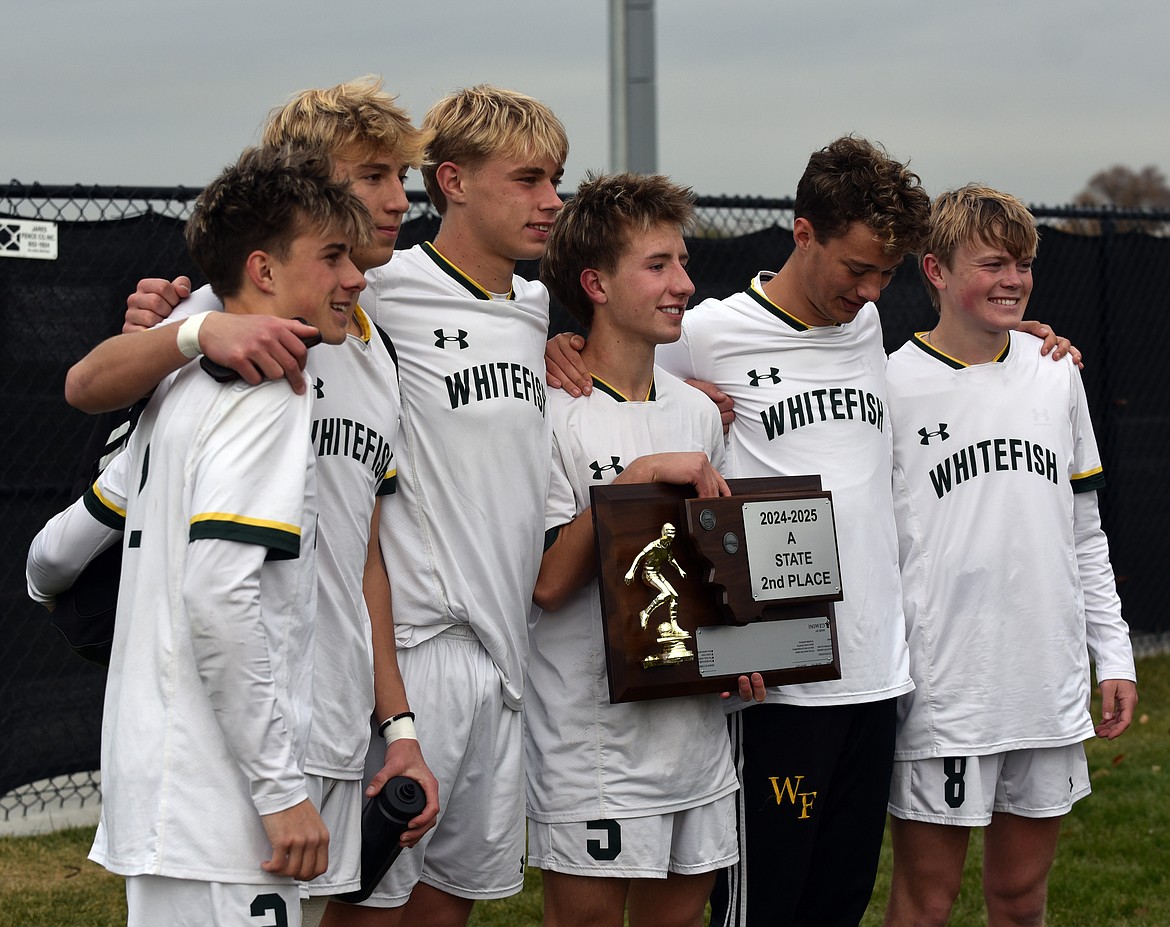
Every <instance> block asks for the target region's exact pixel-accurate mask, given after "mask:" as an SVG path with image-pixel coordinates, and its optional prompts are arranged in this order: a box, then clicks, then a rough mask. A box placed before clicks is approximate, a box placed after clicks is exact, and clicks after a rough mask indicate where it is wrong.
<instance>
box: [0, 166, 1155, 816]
mask: <svg viewBox="0 0 1170 927" xmlns="http://www.w3.org/2000/svg"><path fill="white" fill-rule="evenodd" d="M197 192H198V191H196V190H192V189H184V188H86V189H82V188H50V187H41V186H38V185H34V186H19V185H10V186H8V187H0V314H2V319H3V332H4V334H3V337H2V338H0V386H2V389H0V395H2V398H0V402H2V403H3V406H2V407H3V422H4V433H5V434H6V435H7V436H8V437H7V439H6V447H7V451H6V453H5V455H4V460H3V462H2V463H0V513H2V515H3V517H4V520H5V523H6V524H8V526H9V527H8V529H7V531H5V533H4V536H3V537H2V538H0V610H2V613H0V618H2V620H3V627H4V629H5V631H6V633H5V634H4V636H3V640H0V667H2V672H0V743H3V744H4V745H6V749H4V750H3V751H2V752H0V796H2V795H3V794H4V793H5V792H8V791H9V790H10V789H12V788H14V787H16V786H19V785H23V784H25V783H28V782H31V781H34V780H38V779H41V778H46V777H50V776H57V775H64V774H68V773H74V772H77V771H79V770H93V769H97V767H98V741H99V733H100V727H101V702H102V688H103V684H104V671H103V670H100V669H98V668H97V667H93V666H90V665H89V664H87V663H84V662H83V661H81V660H80V659H78V658H77V657H75V656H73V655H72V654H71V653H70V652H69V651H68V649H67V648H66V647H65V645H64V644H63V642H62V641H61V640H59V639H58V638H57V636H56V633H55V632H54V631H53V630H52V629H51V628H50V627H49V625H48V623H47V622H46V620H45V613H44V611H43V610H42V609H41V608H40V607H39V606H36V605H34V604H33V603H32V602H31V601H30V600H29V599H28V598H27V596H26V593H25V580H24V563H25V556H26V553H27V551H28V545H29V542H30V541H31V540H32V537H33V536H34V535H35V534H36V532H37V531H38V530H39V529H40V527H41V526H42V525H43V524H44V523H45V521H46V520H47V519H48V518H49V517H50V516H51V515H53V514H54V513H55V512H57V511H59V510H60V509H62V508H64V507H65V506H66V505H67V504H69V502H70V501H72V499H73V498H74V495H75V493H76V485H75V484H76V481H77V479H78V477H79V475H80V474H81V473H82V471H83V470H84V469H85V467H86V466H88V463H89V461H88V460H87V459H86V455H85V452H84V448H85V445H86V443H87V439H88V438H89V437H90V435H91V433H92V432H93V430H94V422H93V420H92V419H89V418H87V417H86V416H85V415H82V414H81V413H79V412H76V411H74V410H72V409H70V408H69V407H68V406H67V405H66V403H65V401H64V396H63V384H64V377H65V372H66V370H67V369H68V368H69V366H70V365H71V364H72V363H73V362H74V361H76V360H77V359H78V358H80V357H81V356H82V355H83V354H85V353H86V352H87V351H88V350H89V349H90V348H92V347H93V346H94V345H95V344H97V343H98V342H99V341H100V340H102V339H103V338H106V337H109V336H110V335H113V334H116V333H117V332H118V331H119V330H120V328H121V324H122V316H123V312H124V311H125V306H126V296H127V295H128V294H129V293H130V292H132V291H133V289H134V287H135V284H136V282H137V280H138V279H139V278H140V277H167V278H169V277H173V276H175V275H177V274H180V273H185V274H188V275H191V276H192V277H195V278H196V279H195V283H196V284H197V285H198V284H199V283H201V282H202V281H201V280H199V279H198V278H197V275H195V274H194V273H192V270H193V268H192V266H191V263H190V261H189V259H188V258H187V257H186V253H185V249H184V246H183V240H182V232H183V222H184V220H185V219H186V216H187V214H188V212H189V208H190V204H191V202H192V201H193V198H194V196H195V194H196V193H197ZM791 206H792V204H791V201H790V200H756V199H730V198H719V199H715V198H703V199H700V201H699V204H698V219H699V222H698V226H697V228H696V230H695V235H694V237H693V238H692V239H691V240H689V241H688V248H689V250H690V254H691V262H690V271H691V275H692V277H693V279H694V281H695V284H696V286H697V288H698V289H697V292H696V294H695V300H694V301H695V302H697V301H699V300H700V299H703V298H706V297H708V296H723V295H727V294H729V293H732V292H734V291H736V290H739V289H742V288H743V287H745V286H746V285H747V283H748V282H749V280H750V279H751V277H752V275H753V274H755V273H756V271H758V270H761V269H773V270H774V269H777V268H779V266H780V265H781V264H782V263H783V262H784V260H785V258H786V257H787V255H788V253H789V252H790V251H791V249H792V236H791V231H790V230H791ZM1035 212H1036V215H1037V218H1038V221H1039V222H1040V224H1041V245H1040V256H1039V259H1038V260H1037V262H1036V265H1035V278H1036V289H1035V293H1034V295H1033V297H1032V304H1031V309H1030V310H1029V316H1030V317H1031V318H1036V319H1041V320H1043V321H1045V322H1049V323H1051V324H1052V325H1053V327H1054V328H1055V329H1056V330H1057V331H1059V332H1061V333H1062V334H1064V335H1067V336H1068V337H1070V338H1071V339H1072V340H1073V342H1074V343H1075V344H1076V345H1077V346H1078V347H1080V348H1081V349H1082V350H1083V351H1084V353H1085V358H1086V369H1085V371H1084V381H1085V385H1086V389H1087V391H1088V395H1089V399H1090V403H1091V405H1092V411H1093V418H1094V423H1095V426H1096V430H1097V438H1098V442H1099V443H1100V445H1101V451H1102V455H1103V460H1104V463H1105V474H1106V479H1107V488H1106V489H1105V491H1104V493H1103V497H1102V510H1103V514H1104V518H1105V527H1106V530H1107V531H1108V533H1109V538H1110V542H1111V548H1112V557H1113V565H1114V568H1115V571H1116V573H1117V578H1118V584H1119V589H1120V591H1121V596H1122V600H1123V602H1124V606H1125V616H1126V618H1127V620H1128V621H1129V623H1130V627H1131V628H1132V629H1133V631H1134V632H1135V634H1136V633H1142V632H1146V633H1154V632H1165V631H1167V630H1170V614H1168V613H1167V611H1166V610H1165V609H1164V608H1163V607H1162V602H1161V594H1160V593H1161V590H1160V585H1159V581H1158V577H1159V576H1160V575H1161V572H1162V570H1164V569H1165V567H1164V564H1165V563H1166V562H1167V561H1168V560H1170V539H1168V537H1167V535H1166V534H1164V533H1163V532H1162V530H1161V528H1160V526H1161V525H1163V524H1166V523H1167V522H1168V520H1170V490H1168V488H1167V484H1164V483H1163V482H1162V480H1161V479H1160V473H1161V469H1162V467H1164V466H1166V464H1167V462H1168V460H1170V428H1168V425H1170V414H1168V413H1167V410H1166V409H1165V408H1164V407H1163V406H1162V400H1161V399H1160V398H1159V394H1160V383H1161V381H1162V379H1163V377H1162V373H1161V368H1162V367H1163V366H1164V365H1165V360H1164V357H1163V352H1162V351H1160V350H1158V348H1159V346H1160V345H1162V344H1164V343H1165V341H1166V333H1167V330H1168V329H1170V314H1168V313H1167V309H1168V307H1167V305H1166V301H1167V295H1166V294H1167V293H1170V237H1166V232H1167V230H1168V229H1170V214H1151V213H1136V214H1134V213H1119V212H1092V211H1087V210H1074V209H1059V210H1035ZM1135 219H1136V220H1139V221H1136V222H1133V221H1129V222H1127V223H1126V225H1127V226H1129V225H1136V226H1139V227H1141V228H1142V229H1143V230H1141V231H1125V232H1118V231H1116V229H1117V228H1118V222H1119V221H1122V220H1135ZM13 220H20V221H13ZM30 220H35V221H37V222H47V223H54V224H55V227H56V234H57V257H56V259H55V260H48V259H39V258H35V257H23V256H18V255H19V254H20V253H21V251H20V249H21V247H22V243H21V241H20V236H21V235H22V234H23V233H24V232H25V230H27V229H28V226H27V225H26V224H22V223H27V222H29V221H30ZM437 227H438V220H437V217H436V216H435V215H434V213H433V212H432V211H431V209H430V207H429V205H428V204H427V203H426V202H425V200H423V199H422V198H421V196H412V207H411V213H410V214H409V221H408V222H407V223H406V225H405V227H404V234H403V237H402V241H401V242H400V246H401V247H408V246H410V245H412V244H414V243H416V242H418V241H422V240H424V239H427V238H431V237H433V236H434V233H435V231H436V229H437ZM1070 228H1076V229H1084V228H1089V230H1091V231H1094V232H1096V234H1073V233H1072V232H1070V231H1068V229H1070ZM535 272H536V266H535V265H522V267H521V273H523V274H525V275H527V276H532V275H534V274H535ZM880 306H881V311H882V318H883V324H884V326H885V332H886V348H887V350H893V349H895V348H897V347H898V346H899V345H901V344H902V343H903V342H904V341H905V340H906V338H907V337H908V336H909V334H910V333H911V332H912V331H915V330H922V329H924V328H929V327H930V326H931V325H932V319H933V310H932V309H931V307H930V303H929V301H928V300H927V298H926V295H925V292H924V290H923V289H922V284H921V282H920V281H919V279H918V273H917V270H916V268H915V266H914V262H913V260H912V259H907V262H906V264H905V266H904V267H903V268H902V269H901V270H900V271H899V272H898V274H897V275H896V276H895V278H894V280H893V282H892V283H891V284H890V286H889V287H888V288H887V290H886V291H885V293H884V294H883V295H882V299H881V303H880ZM572 327H573V326H572V323H571V321H570V319H569V317H568V316H567V314H566V313H565V312H564V311H563V309H561V308H560V307H557V306H554V309H553V330H554V331H561V330H565V329H569V328H572ZM1021 595H1028V591H1027V590H1021ZM10 813H12V809H11V808H9V807H4V806H3V805H2V803H0V820H4V819H5V818H7V817H8V816H9V814H10Z"/></svg>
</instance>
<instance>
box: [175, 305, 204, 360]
mask: <svg viewBox="0 0 1170 927" xmlns="http://www.w3.org/2000/svg"><path fill="white" fill-rule="evenodd" d="M209 315H211V313H210V312H200V313H199V314H198V315H193V316H191V318H189V319H184V320H183V321H182V322H181V323H180V324H179V334H178V341H177V342H176V344H177V346H178V348H179V353H180V354H182V355H183V356H184V357H198V356H199V355H200V354H202V353H203V349H202V348H201V347H199V329H200V328H201V327H202V326H203V322H204V320H205V319H206V318H207V317H208V316H209Z"/></svg>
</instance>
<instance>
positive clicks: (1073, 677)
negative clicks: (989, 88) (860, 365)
mask: <svg viewBox="0 0 1170 927" xmlns="http://www.w3.org/2000/svg"><path fill="white" fill-rule="evenodd" d="M1037 242H1038V239H1037V234H1036V229H1035V226H1034V224H1033V221H1032V217H1031V215H1030V214H1029V213H1028V210H1027V209H1026V208H1025V207H1024V205H1023V204H1022V203H1021V202H1020V201H1019V200H1017V199H1016V198H1015V197H1012V196H1008V195H1007V194H1003V193H1000V192H998V191H995V190H991V189H988V188H986V187H979V186H967V187H963V188H961V189H959V190H955V191H951V192H949V193H946V194H943V195H942V196H940V197H939V198H938V199H937V200H936V201H935V203H934V206H933V209H932V214H931V227H930V233H929V237H928V239H927V242H926V245H925V249H924V252H923V257H922V264H921V266H922V273H923V277H924V278H925V281H926V284H927V289H928V290H929V292H930V296H931V300H932V301H933V303H934V305H935V307H936V308H937V309H938V311H939V321H938V325H937V326H936V327H935V328H934V329H932V330H931V331H928V332H920V333H918V334H916V335H914V337H913V338H912V339H911V341H910V342H909V343H907V344H906V345H905V346H904V347H903V348H901V349H900V350H899V351H897V352H896V353H894V354H893V355H892V356H891V358H890V362H889V366H888V368H887V373H886V380H887V384H888V387H889V411H890V417H891V422H892V424H893V426H894V428H893V433H894V494H895V514H896V520H897V525H898V538H899V547H900V551H901V567H902V582H903V600H904V609H905V615H906V628H907V636H908V639H909V643H910V661H911V662H910V666H911V675H912V676H913V678H914V682H915V689H914V691H913V692H910V693H907V694H906V695H904V696H902V698H901V699H900V702H899V722H898V734H897V744H896V751H895V764H894V775H893V781H892V785H891V790H890V802H889V810H890V814H891V815H892V825H891V826H892V833H893V841H894V876H893V886H892V889H891V896H890V902H889V907H888V909H887V912H886V923H887V924H890V925H900V924H944V923H946V922H947V920H948V918H949V916H950V910H951V906H952V904H953V902H954V899H955V897H956V896H957V894H958V890H959V884H960V881H961V878H962V870H963V862H964V859H965V856H966V852H967V845H968V842H969V838H970V831H971V828H972V827H979V828H983V831H984V864H983V870H984V878H983V887H984V898H985V900H986V903H987V909H988V924H989V925H991V927H1004V925H1023V924H1037V923H1041V922H1042V921H1043V918H1044V908H1045V898H1046V894H1047V879H1048V871H1049V869H1050V867H1051V865H1052V860H1053V856H1054V853H1055V849H1056V841H1057V836H1058V834H1059V832H1060V821H1061V818H1062V817H1063V815H1064V814H1066V813H1067V812H1068V811H1069V810H1070V809H1071V808H1072V805H1073V803H1074V802H1076V801H1077V800H1079V799H1080V798H1082V797H1084V796H1085V795H1087V794H1088V793H1089V790H1090V789H1089V776H1088V769H1087V766H1086V762H1085V752H1084V748H1083V746H1082V741H1084V740H1085V739H1086V738H1088V737H1091V736H1093V733H1094V724H1093V720H1092V718H1091V717H1090V714H1089V711H1088V705H1089V694H1090V692H1089V659H1090V656H1091V657H1092V659H1093V661H1094V663H1095V664H1096V670H1097V678H1098V681H1099V686H1100V690H1101V696H1102V702H1103V718H1102V721H1101V723H1100V724H1099V725H1097V726H1096V733H1097V735H1098V736H1101V737H1108V738H1109V739H1112V738H1114V737H1117V736H1119V735H1120V734H1121V733H1122V732H1123V731H1124V730H1125V729H1126V727H1128V725H1129V723H1130V720H1131V718H1132V715H1133V708H1134V705H1135V704H1136V702H1137V691H1136V687H1135V684H1134V680H1135V678H1136V677H1135V675H1134V665H1133V652H1132V648H1131V646H1130V642H1129V637H1128V632H1127V628H1126V625H1125V622H1124V621H1123V620H1122V618H1121V603H1120V601H1119V600H1118V597H1117V593H1116V589H1115V584H1114V580H1113V573H1112V569H1111V567H1110V565H1109V553H1108V543H1107V541H1106V538H1105V535H1104V532H1103V531H1102V529H1101V521H1100V516H1099V514H1098V508H1097V492H1096V491H1097V490H1098V489H1100V488H1101V487H1102V486H1103V485H1104V477H1103V473H1102V469H1101V462H1100V457H1099V455H1098V452H1097V446H1096V441H1095V439H1094V436H1093V426H1092V422H1091V421H1090V417H1089V409H1088V404H1087V402H1086V399H1085V392H1084V389H1083V387H1082V386H1081V380H1080V375H1079V373H1078V371H1077V369H1076V367H1075V366H1074V365H1073V364H1072V363H1071V362H1070V361H1068V360H1065V361H1063V362H1061V363H1057V364H1052V363H1050V362H1049V361H1047V360H1045V359H1043V358H1042V357H1041V356H1040V353H1039V351H1038V350H1037V348H1038V346H1039V340H1038V339H1036V338H1034V337H1033V336H1031V335H1027V334H1023V333H1021V332H1018V331H1015V329H1016V327H1017V325H1018V324H1019V321H1020V319H1021V317H1022V316H1023V314H1024V311H1025V309H1026V308H1027V305H1028V299H1029V297H1030V295H1031V293H1032V262H1033V260H1034V258H1035V256H1036V249H1037Z"/></svg>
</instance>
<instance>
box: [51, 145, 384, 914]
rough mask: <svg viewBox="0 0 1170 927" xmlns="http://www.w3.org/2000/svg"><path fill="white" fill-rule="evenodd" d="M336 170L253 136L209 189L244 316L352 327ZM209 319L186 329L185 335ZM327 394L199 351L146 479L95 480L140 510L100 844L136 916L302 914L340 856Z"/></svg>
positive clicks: (199, 243) (357, 207)
mask: <svg viewBox="0 0 1170 927" xmlns="http://www.w3.org/2000/svg"><path fill="white" fill-rule="evenodd" d="M329 169H330V163H329V160H328V158H327V157H326V156H325V155H323V154H322V153H319V152H313V151H299V152H297V151H290V150H288V149H273V148H263V149H250V150H248V151H246V152H244V154H243V155H242V156H241V157H240V159H239V161H238V162H237V164H236V165H234V166H233V167H231V168H228V169H227V170H226V171H225V172H224V173H223V174H221V175H220V177H218V178H217V179H216V180H215V181H213V182H212V183H211V184H210V185H209V186H208V187H207V188H206V190H204V192H203V193H202V195H201V197H200V199H199V202H198V203H197V205H196V208H195V210H194V212H193V214H192V217H191V219H190V221H189V222H188V226H187V242H188V248H189V250H190V252H191V254H192V256H193V258H194V259H195V260H196V261H197V262H198V263H199V265H200V267H201V268H202V269H203V271H204V273H205V274H206V275H207V277H208V279H209V280H211V281H212V286H214V287H215V289H216V292H217V293H218V294H219V295H220V296H221V298H222V299H223V301H224V304H225V310H226V312H227V313H230V314H233V315H247V316H252V315H262V316H272V317H276V318H283V319H291V318H294V317H295V316H298V315H300V316H303V317H304V318H305V319H306V321H307V323H308V324H309V325H311V326H313V327H314V328H316V329H317V331H319V332H320V334H321V337H322V339H323V340H324V341H325V342H327V343H329V344H339V343H341V342H342V341H343V340H344V339H345V337H346V326H347V324H348V320H349V316H350V314H351V313H352V311H353V308H354V306H355V304H356V300H357V295H358V293H359V292H361V290H362V289H363V287H364V286H365V280H364V278H363V277H362V275H361V272H360V271H359V270H358V269H357V268H356V267H355V266H354V265H353V263H352V262H351V260H350V251H351V249H352V248H353V246H354V245H356V244H361V243H362V242H363V241H365V240H366V237H367V236H368V234H369V217H368V215H367V213H366V211H365V209H364V208H363V207H362V204H361V203H360V201H359V200H357V199H356V198H355V197H354V196H353V195H352V194H351V193H350V192H349V191H348V190H347V189H346V188H345V187H344V186H342V185H340V184H338V183H336V182H334V181H332V180H331V179H330V177H329ZM197 324H198V323H193V322H191V321H190V320H189V321H188V322H186V323H184V325H187V326H192V327H194V326H196V325H197ZM193 336H194V333H193V332H192V331H191V328H188V329H187V331H186V332H183V331H180V333H179V339H180V343H184V342H186V341H190V340H193ZM311 408H312V403H311V400H310V399H309V397H308V396H299V395H297V394H295V393H293V392H292V391H291V390H289V389H288V388H287V387H286V386H285V385H284V384H280V383H268V384H263V385H261V386H258V387H254V388H253V387H249V386H247V385H246V384H243V383H240V382H236V383H234V384H220V383H217V382H216V381H214V380H213V379H212V378H211V377H209V376H207V375H206V374H205V373H204V372H203V370H201V369H200V367H199V366H198V365H191V366H188V367H186V368H185V369H183V370H182V371H179V372H177V373H175V374H174V375H173V376H172V377H170V378H169V379H167V380H166V381H165V382H164V383H163V384H161V385H160V386H159V388H158V389H157V390H156V391H155V393H154V395H153V397H152V398H151V401H150V402H149V404H148V405H147V406H146V408H145V410H144V412H143V414H142V417H141V419H140V421H139V424H138V427H137V429H136V430H135V432H134V434H133V436H132V437H131V440H130V444H129V447H128V448H127V450H126V451H125V453H124V454H123V458H124V461H125V462H126V463H125V471H124V472H125V473H128V474H131V475H132V479H133V482H132V485H131V487H130V489H129V490H128V491H127V492H125V493H121V494H120V493H119V492H118V490H117V488H116V487H111V485H110V484H109V483H108V482H106V481H104V480H101V479H99V482H98V485H97V486H96V487H95V488H94V491H93V493H92V496H93V499H92V503H91V504H92V505H96V506H98V507H99V508H102V509H104V511H105V512H106V516H105V517H106V518H107V520H112V519H114V518H116V517H119V516H120V517H123V518H124V528H125V535H124V536H125V549H124V554H123V567H122V577H121V585H120V589H121V593H120V596H119V603H118V618H117V623H116V626H115V634H114V643H113V652H112V655H111V660H110V675H109V681H108V684H107V688H106V700H105V708H104V719H103V732H102V793H103V794H102V817H101V823H100V824H99V827H98V833H97V837H96V838H95V841H94V847H93V850H92V852H91V854H90V855H91V858H92V859H94V860H95V861H97V862H99V863H101V864H102V865H104V866H105V867H106V868H107V869H110V870H111V871H113V872H116V873H119V874H121V875H124V876H126V893H127V901H128V907H129V921H128V923H129V924H131V925H138V924H161V923H167V924H171V923H188V922H190V921H189V917H190V914H191V912H192V911H196V912H200V913H201V917H206V919H207V920H212V919H215V920H216V921H217V922H219V921H221V920H222V921H223V922H230V921H236V920H240V919H241V918H246V917H247V916H249V914H253V915H256V914H264V913H265V912H267V913H268V914H270V915H271V916H273V917H275V918H276V919H277V920H279V921H280V922H282V923H284V922H287V923H290V924H294V923H299V922H300V918H299V904H298V891H299V890H298V884H297V882H296V881H294V880H307V879H310V878H312V877H314V876H316V875H318V874H319V873H321V872H323V871H325V869H326V866H327V863H328V850H327V848H328V841H329V835H328V832H327V830H326V827H325V825H324V824H323V822H322V820H321V817H320V815H319V814H318V812H317V810H316V809H315V808H314V805H313V803H312V802H311V801H310V799H309V789H308V786H307V783H306V777H305V775H304V771H303V769H304V762H305V755H306V746H307V742H308V738H309V726H310V717H311V705H310V703H311V691H310V679H311V676H312V655H313V637H314V624H315V620H314V619H315V607H316V586H317V574H316V557H315V547H316V530H315V525H316V520H317V515H316V504H317V496H316V479H315V461H314V458H313V455H312V453H311V451H310V448H309V446H308V444H307V443H306V441H305V437H306V435H307V434H308V431H309V418H310V412H311ZM79 512H84V508H83V507H80V506H78V505H75V506H74V507H73V508H72V509H71V510H68V511H67V512H66V513H65V515H63V516H60V517H59V519H57V520H55V525H51V526H50V527H49V528H47V529H46V531H45V532H42V535H45V536H46V537H50V538H52V539H53V543H52V544H50V545H49V546H51V547H52V546H56V547H58V548H60V547H61V546H62V545H64V546H65V547H66V548H67V547H68V542H69V537H68V535H69V524H70V518H71V515H70V513H74V514H77V513H79ZM81 529H82V530H81V533H82V535H85V533H86V531H85V528H84V526H81ZM38 540H42V538H38ZM35 555H36V548H35V547H34V551H33V553H31V554H30V558H32V559H35ZM82 565H84V564H83V563H79V564H77V566H78V567H80V566H82ZM30 575H31V574H30ZM43 591H45V592H47V593H48V594H49V595H50V596H51V594H52V593H53V592H54V591H59V590H53V589H48V590H43ZM265 860H266V861H265ZM261 861H264V862H263V863H262V862H261Z"/></svg>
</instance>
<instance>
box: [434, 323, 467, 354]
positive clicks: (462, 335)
mask: <svg viewBox="0 0 1170 927" xmlns="http://www.w3.org/2000/svg"><path fill="white" fill-rule="evenodd" d="M458 331H459V334H457V335H448V334H447V333H446V332H445V331H444V330H443V329H441V328H436V329H435V347H436V348H445V347H446V346H447V342H448V341H454V342H457V343H458V345H459V350H460V351H462V350H463V349H465V348H466V347H467V332H465V331H464V330H463V329H462V328H461V329H459V330H458Z"/></svg>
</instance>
